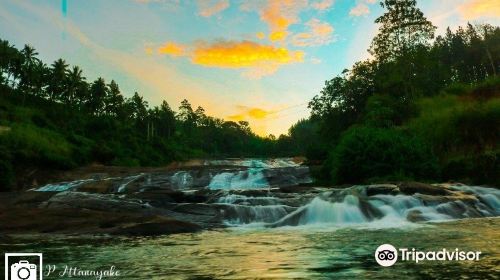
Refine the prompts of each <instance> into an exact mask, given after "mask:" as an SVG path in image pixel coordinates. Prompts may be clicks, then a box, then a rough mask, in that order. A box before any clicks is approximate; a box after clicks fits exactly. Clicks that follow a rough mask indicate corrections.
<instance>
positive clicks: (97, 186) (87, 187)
mask: <svg viewBox="0 0 500 280" xmlns="http://www.w3.org/2000/svg"><path fill="white" fill-rule="evenodd" d="M117 184H118V182H117V180H100V181H94V182H89V183H86V184H84V185H82V186H80V187H77V188H76V189H77V190H78V191H80V192H91V193H111V192H113V191H115V190H116V186H117Z"/></svg>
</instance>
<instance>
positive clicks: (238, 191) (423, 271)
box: [0, 160, 500, 279]
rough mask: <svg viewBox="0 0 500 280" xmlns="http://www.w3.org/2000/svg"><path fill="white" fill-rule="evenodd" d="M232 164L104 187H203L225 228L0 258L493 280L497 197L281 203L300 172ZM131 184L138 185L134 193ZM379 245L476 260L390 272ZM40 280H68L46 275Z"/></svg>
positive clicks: (64, 239)
mask: <svg viewBox="0 0 500 280" xmlns="http://www.w3.org/2000/svg"><path fill="white" fill-rule="evenodd" d="M236 163H237V165H238V166H243V167H245V168H246V169H245V168H243V169H242V168H238V169H231V168H229V169H228V168H227V167H225V169H224V170H220V171H217V172H211V173H210V174H209V175H207V176H200V175H199V172H198V171H196V172H198V173H195V172H193V171H189V170H186V171H178V172H176V173H173V174H170V175H168V176H167V175H164V174H160V175H158V174H157V175H154V176H153V175H151V176H149V175H145V174H139V175H132V176H129V177H125V178H118V179H116V178H113V179H112V180H116V186H117V187H116V192H117V194H118V195H120V196H122V194H123V193H125V194H126V193H127V191H128V192H130V189H129V188H130V186H131V182H135V183H134V184H135V188H136V189H138V190H139V192H143V191H147V189H148V188H150V187H151V186H156V185H160V184H163V185H166V184H169V186H171V187H175V188H176V189H179V190H182V191H184V192H186V193H189V192H192V191H193V190H194V189H195V188H198V189H199V188H200V186H201V188H202V189H206V190H208V191H209V192H211V193H215V194H217V195H218V197H217V199H213V201H212V202H210V204H208V203H205V206H204V207H214V209H219V210H220V211H221V213H222V214H223V216H224V224H225V225H226V226H227V228H221V229H216V230H214V229H212V230H204V231H201V232H198V233H190V234H174V235H165V236H159V237H147V238H146V237H141V238H129V237H110V236H81V235H74V236H71V235H57V234H51V235H47V234H45V235H19V236H13V239H12V240H10V241H8V242H5V241H4V242H3V244H0V250H1V251H5V252H34V251H38V252H42V253H43V254H44V264H45V265H55V266H56V267H57V271H58V272H60V271H61V270H63V269H64V267H65V266H69V267H78V268H79V269H83V270H105V269H109V268H110V267H111V266H114V267H115V269H116V270H118V271H119V272H120V277H110V278H107V279H333V278H335V279H396V278H403V279H432V278H440V279H460V278H470V279H488V278H491V279H498V277H499V276H500V218H499V217H498V216H499V215H500V214H499V213H500V191H499V190H497V189H494V188H484V187H471V186H464V185H457V186H450V187H449V188H448V191H447V194H446V195H439V196H432V195H431V196H429V195H427V196H425V195H424V196H422V195H420V194H413V195H410V194H401V193H399V194H393V193H391V194H383V193H377V194H368V192H369V191H370V190H372V191H373V189H374V188H372V189H370V188H368V187H366V186H354V187H352V188H349V189H338V190H333V189H322V188H316V189H315V191H313V192H312V191H311V192H306V193H287V192H281V191H272V188H273V187H275V186H277V185H279V184H283V185H289V184H292V183H295V184H307V183H310V182H311V180H310V178H309V176H308V174H307V173H305V172H304V168H305V167H303V166H299V165H297V164H296V163H294V162H292V161H291V160H278V161H276V160H273V161H259V160H246V161H238V162H236ZM234 164H235V162H234V161H220V162H214V161H212V162H210V163H209V164H208V165H221V166H231V165H234ZM305 171H307V170H305ZM196 174H198V175H196ZM197 176H198V177H197ZM141 178H142V180H143V181H144V182H143V183H138V180H141ZM200 178H201V179H200ZM92 180H94V179H91V180H80V181H75V182H66V183H59V184H51V185H47V186H44V187H42V188H39V189H38V191H48V190H50V191H54V190H56V191H61V192H67V191H78V190H77V188H78V186H81V185H85V184H87V183H88V182H92ZM106 180H109V179H106ZM141 182H142V181H141ZM158 182H160V183H158ZM155 184H156V185H155ZM375 189H376V190H378V191H380V190H384V188H382V187H377V188H375ZM249 190H250V191H251V192H250V193H249V192H248V191H249ZM207 204H208V206H207ZM189 207H194V206H193V205H191V206H189ZM207 209H208V208H207ZM410 217H413V218H410ZM412 219H417V221H416V222H415V221H410V220H412ZM0 240H1V239H0ZM1 242H2V241H0V243H1ZM387 243H388V244H392V245H393V246H394V247H396V248H408V249H409V250H411V249H412V248H415V249H416V250H417V251H439V250H442V249H447V250H448V251H454V250H455V249H458V250H459V251H474V252H477V251H481V257H480V259H479V260H477V261H472V260H470V261H458V260H452V261H429V260H426V261H421V262H419V263H416V262H415V261H402V260H401V259H398V261H397V262H396V263H395V264H394V265H393V266H392V267H382V266H380V265H379V264H378V263H377V262H376V260H375V257H374V255H375V250H376V248H377V247H378V246H379V245H381V244H387ZM2 269H3V267H2ZM45 279H70V278H68V277H66V276H63V277H60V276H58V275H57V274H56V273H52V274H50V275H49V276H47V277H45ZM71 279H95V278H92V277H87V278H81V277H80V278H71Z"/></svg>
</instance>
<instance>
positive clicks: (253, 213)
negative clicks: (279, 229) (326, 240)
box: [217, 194, 293, 225]
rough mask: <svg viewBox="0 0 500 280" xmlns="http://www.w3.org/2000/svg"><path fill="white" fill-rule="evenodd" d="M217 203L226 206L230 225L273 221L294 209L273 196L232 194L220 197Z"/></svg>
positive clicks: (227, 222) (226, 216)
mask: <svg viewBox="0 0 500 280" xmlns="http://www.w3.org/2000/svg"><path fill="white" fill-rule="evenodd" d="M217 204H219V205H223V206H225V210H224V216H225V218H226V220H225V221H226V224H228V225H241V224H253V223H271V222H274V221H276V220H279V219H281V218H283V217H284V216H286V215H287V214H288V213H289V212H290V210H291V209H293V208H291V207H289V206H286V205H284V204H283V202H282V201H281V200H280V199H278V198H276V197H272V196H266V197H249V196H244V195H236V194H230V195H226V196H222V197H220V198H219V199H218V201H217Z"/></svg>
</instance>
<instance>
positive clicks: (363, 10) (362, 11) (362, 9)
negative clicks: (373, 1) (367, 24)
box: [349, 3, 370, 17]
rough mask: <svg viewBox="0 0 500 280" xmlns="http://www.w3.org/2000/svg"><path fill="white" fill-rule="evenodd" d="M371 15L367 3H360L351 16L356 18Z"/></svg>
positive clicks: (350, 13) (351, 12)
mask: <svg viewBox="0 0 500 280" xmlns="http://www.w3.org/2000/svg"><path fill="white" fill-rule="evenodd" d="M369 13H370V8H368V6H367V5H366V4H365V3H358V4H357V5H356V6H355V7H354V8H352V9H351V11H350V12H349V15H351V16H354V17H359V16H363V15H367V14H369Z"/></svg>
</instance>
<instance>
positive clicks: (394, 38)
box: [370, 0, 436, 61]
mask: <svg viewBox="0 0 500 280" xmlns="http://www.w3.org/2000/svg"><path fill="white" fill-rule="evenodd" d="M380 4H381V6H382V8H385V9H386V10H387V12H386V13H384V14H383V15H382V16H380V17H378V18H377V19H376V20H375V23H377V24H379V25H380V27H379V32H378V34H377V35H376V36H375V38H374V39H373V41H372V44H371V46H370V53H371V54H372V55H374V56H375V57H377V59H379V60H380V61H386V60H390V59H395V58H397V57H399V56H402V55H406V54H407V53H409V52H411V51H412V50H414V49H415V48H416V47H417V46H419V45H428V44H429V40H431V39H432V38H434V31H435V30H436V27H435V26H434V25H432V23H431V22H430V21H428V20H427V18H426V17H425V16H424V14H423V13H422V11H420V9H419V8H417V7H416V6H417V1H416V0H384V1H383V2H381V3H380Z"/></svg>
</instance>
